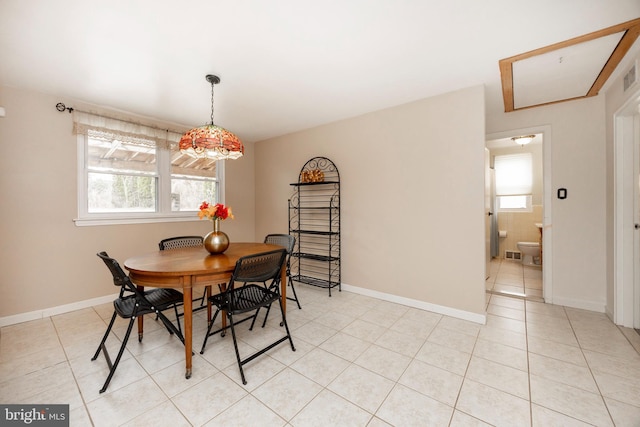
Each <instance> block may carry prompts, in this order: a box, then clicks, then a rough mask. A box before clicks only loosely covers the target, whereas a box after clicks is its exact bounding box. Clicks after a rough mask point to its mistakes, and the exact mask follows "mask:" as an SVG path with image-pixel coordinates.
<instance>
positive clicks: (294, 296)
mask: <svg viewBox="0 0 640 427" xmlns="http://www.w3.org/2000/svg"><path fill="white" fill-rule="evenodd" d="M289 285H291V290H292V291H293V298H287V299H288V300H291V301H295V302H296V304H298V310H302V307H300V301H298V295H296V288H295V287H294V286H293V280H291V276H289Z"/></svg>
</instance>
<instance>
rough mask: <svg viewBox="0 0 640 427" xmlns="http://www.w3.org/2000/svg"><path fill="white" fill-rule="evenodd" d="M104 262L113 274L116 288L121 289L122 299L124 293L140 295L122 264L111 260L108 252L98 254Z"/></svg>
mask: <svg viewBox="0 0 640 427" xmlns="http://www.w3.org/2000/svg"><path fill="white" fill-rule="evenodd" d="M97 255H98V257H100V259H102V261H104V263H105V265H106V266H107V268H108V269H109V271H110V272H111V276H113V284H114V285H115V286H118V287H120V297H121V298H122V296H123V293H124V292H125V291H127V292H133V293H135V294H137V293H138V289H137V288H136V287H135V286H134V285H133V283H132V282H131V279H129V276H127V273H125V272H124V270H123V269H122V267H120V264H119V263H118V261H116V260H115V259H113V258H111V257H110V256H109V255H108V254H107V253H106V252H104V251H103V252H100V253H98V254H97Z"/></svg>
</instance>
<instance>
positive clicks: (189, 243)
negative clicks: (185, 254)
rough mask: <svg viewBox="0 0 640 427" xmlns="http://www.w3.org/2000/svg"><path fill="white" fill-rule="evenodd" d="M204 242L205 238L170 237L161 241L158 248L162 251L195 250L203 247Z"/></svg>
mask: <svg viewBox="0 0 640 427" xmlns="http://www.w3.org/2000/svg"><path fill="white" fill-rule="evenodd" d="M203 241H204V238H203V237H202V236H179V237H169V238H167V239H162V240H160V243H158V246H159V247H160V250H161V251H164V250H166V249H179V248H194V247H198V246H202V242H203Z"/></svg>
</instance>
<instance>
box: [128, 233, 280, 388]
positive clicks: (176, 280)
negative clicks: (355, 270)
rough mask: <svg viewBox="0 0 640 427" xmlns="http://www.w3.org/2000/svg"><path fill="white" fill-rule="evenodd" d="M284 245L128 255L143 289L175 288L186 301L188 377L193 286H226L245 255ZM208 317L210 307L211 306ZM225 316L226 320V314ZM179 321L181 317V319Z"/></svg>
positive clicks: (140, 325)
mask: <svg viewBox="0 0 640 427" xmlns="http://www.w3.org/2000/svg"><path fill="white" fill-rule="evenodd" d="M282 248H283V247H282V246H279V245H271V244H266V243H254V242H238V243H230V244H229V247H228V248H227V250H226V251H225V252H224V253H222V254H215V255H212V254H210V253H209V252H208V251H207V250H206V249H205V248H204V247H190V248H180V249H171V250H164V251H162V250H158V251H154V252H149V253H145V254H142V255H138V256H134V257H131V258H128V259H126V260H125V262H124V267H125V268H126V269H127V271H128V272H129V277H130V279H131V281H132V282H133V283H134V284H135V285H136V286H138V288H139V289H141V290H143V289H144V287H147V286H148V287H154V288H175V289H179V290H181V291H182V295H183V305H184V350H185V377H186V378H187V379H188V378H190V377H191V373H192V354H193V350H192V344H193V288H197V287H205V288H206V294H207V296H210V295H211V289H212V286H213V285H220V286H221V289H224V287H225V286H226V283H227V282H228V281H229V279H230V278H231V276H232V274H233V271H234V269H235V266H236V262H237V261H238V259H240V258H241V257H243V256H247V255H254V254H258V253H262V252H268V251H272V250H277V249H282ZM280 277H281V278H280V287H281V298H282V308H283V310H284V311H285V312H286V302H287V283H286V280H287V277H286V268H285V266H284V265H283V267H282V271H281V273H280ZM207 318H208V319H210V318H211V310H210V307H209V310H208V317H207ZM223 320H226V319H225V318H224V316H223ZM178 321H179V320H178ZM142 331H143V317H142V316H141V317H140V318H138V333H139V335H140V337H142Z"/></svg>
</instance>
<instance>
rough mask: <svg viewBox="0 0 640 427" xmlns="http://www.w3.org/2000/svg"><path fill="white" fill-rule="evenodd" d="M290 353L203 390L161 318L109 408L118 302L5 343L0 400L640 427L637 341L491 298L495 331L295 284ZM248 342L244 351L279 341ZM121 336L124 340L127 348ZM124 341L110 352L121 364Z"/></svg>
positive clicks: (259, 336)
mask: <svg viewBox="0 0 640 427" xmlns="http://www.w3.org/2000/svg"><path fill="white" fill-rule="evenodd" d="M296 289H297V290H298V294H299V297H300V300H301V302H302V304H303V308H302V310H298V309H296V308H295V306H294V305H293V304H290V305H289V316H288V319H289V324H290V327H291V329H292V333H293V339H294V343H295V345H296V349H297V351H295V352H292V351H291V348H290V347H289V346H288V344H281V345H280V346H279V347H277V348H276V349H273V350H272V351H271V352H269V353H267V354H266V355H263V356H261V357H259V358H257V359H256V360H254V361H253V362H250V363H249V364H248V365H247V366H246V376H247V380H248V384H247V385H246V386H243V385H242V382H241V381H240V375H239V372H238V368H237V365H236V363H235V358H234V354H233V350H232V347H231V337H230V335H227V337H226V338H220V337H219V336H216V337H212V338H211V339H210V342H209V344H208V345H207V349H206V351H205V353H204V355H200V354H199V352H198V350H199V345H200V343H201V342H202V339H203V335H204V330H205V326H206V325H205V318H204V314H203V312H199V313H197V314H196V316H195V319H194V324H195V328H196V331H195V336H194V343H195V346H196V347H197V350H196V353H195V356H194V371H193V377H192V378H191V379H189V380H186V379H185V378H184V361H183V359H184V353H183V347H182V346H181V344H180V343H179V341H178V340H177V339H176V338H174V337H171V336H169V334H168V333H167V332H166V330H164V329H163V328H162V327H160V326H159V325H158V324H157V323H156V322H155V321H153V320H152V319H151V318H150V319H148V320H146V322H145V337H144V340H143V342H142V343H138V341H137V339H135V337H134V338H133V339H131V340H130V341H129V344H128V346H127V347H128V348H127V352H126V353H125V357H124V359H123V361H122V362H121V364H120V366H119V367H118V370H117V371H116V373H115V376H114V378H113V380H112V382H111V385H110V386H109V389H108V390H107V392H106V393H104V394H102V395H101V394H99V393H98V390H99V389H100V388H101V386H102V383H103V382H104V380H105V378H106V375H107V366H106V362H105V361H104V358H102V357H101V358H100V359H98V360H96V361H95V362H91V361H90V358H91V356H92V355H93V353H94V351H95V349H96V346H97V344H98V342H99V340H100V338H101V336H102V334H103V333H104V330H105V329H106V322H107V321H108V319H109V317H110V315H111V312H112V311H111V310H112V308H111V306H110V305H109V304H105V305H100V306H96V307H93V308H89V309H84V310H79V311H75V312H72V313H67V314H63V315H59V316H53V317H50V318H46V319H42V320H37V321H32V322H26V323H22V324H18V325H12V326H8V327H4V328H2V329H1V330H0V402H3V403H26V404H28V403H32V404H33V403H51V404H53V403H68V404H70V409H71V425H72V426H83V427H84V426H91V425H94V426H154V427H158V426H170V427H176V426H190V425H194V426H201V425H205V426H218V425H220V426H222V425H224V426H323V427H324V426H370V427H381V426H403V427H404V426H456V427H462V426H487V425H495V426H509V427H514V426H516V427H517V426H545V427H546V426H589V425H595V426H614V425H615V426H619V427H621V426H639V425H640V353H639V352H638V349H640V335H638V334H636V332H635V331H634V330H629V329H624V328H618V327H616V326H615V325H614V324H613V323H612V322H611V321H609V320H608V318H607V317H606V316H605V315H603V314H600V313H594V312H589V311H583V310H576V309H570V308H565V307H561V306H554V305H546V304H544V303H540V302H533V301H526V300H524V299H517V298H508V297H504V296H500V295H495V294H487V309H488V315H487V324H486V325H479V324H475V323H471V322H467V321H463V320H459V319H455V318H452V317H448V316H443V315H440V314H436V313H432V312H427V311H422V310H418V309H414V308H409V307H406V306H402V305H398V304H394V303H389V302H385V301H380V300H377V299H373V298H370V297H365V296H362V295H357V294H354V293H350V292H346V291H343V292H337V291H336V292H334V293H333V296H332V297H331V298H329V297H328V295H327V291H326V290H322V289H318V288H313V287H308V286H304V285H298V286H297V287H296ZM275 314H276V313H275V312H274V311H272V313H271V314H270V318H269V322H268V323H267V327H266V331H265V330H261V329H260V328H257V329H256V330H254V331H253V332H250V331H248V330H247V328H248V325H247V324H246V323H245V324H242V325H240V326H239V329H240V330H241V338H242V342H241V351H242V352H244V353H245V354H246V352H247V351H250V350H251V348H253V347H254V346H257V345H259V344H261V343H262V342H263V340H264V335H269V336H273V335H274V334H277V333H278V332H279V330H280V327H279V325H278V323H279V319H278V316H276V315H275ZM124 326H125V323H124V322H122V321H120V322H119V323H118V325H117V333H118V334H119V336H122V334H123V331H124ZM118 344H119V342H118V341H117V339H110V340H109V346H110V348H111V353H112V354H115V352H116V350H117V348H118Z"/></svg>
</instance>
